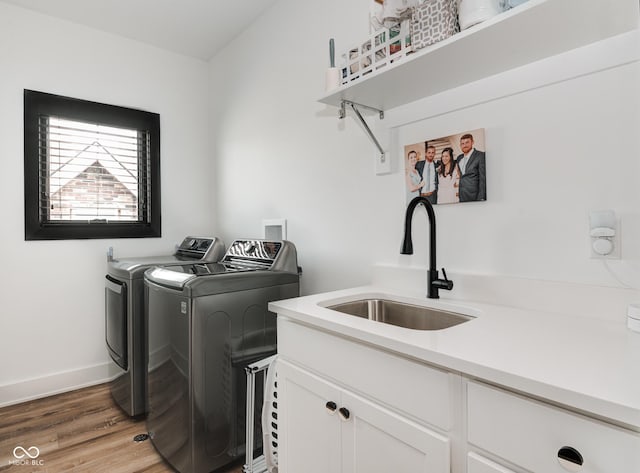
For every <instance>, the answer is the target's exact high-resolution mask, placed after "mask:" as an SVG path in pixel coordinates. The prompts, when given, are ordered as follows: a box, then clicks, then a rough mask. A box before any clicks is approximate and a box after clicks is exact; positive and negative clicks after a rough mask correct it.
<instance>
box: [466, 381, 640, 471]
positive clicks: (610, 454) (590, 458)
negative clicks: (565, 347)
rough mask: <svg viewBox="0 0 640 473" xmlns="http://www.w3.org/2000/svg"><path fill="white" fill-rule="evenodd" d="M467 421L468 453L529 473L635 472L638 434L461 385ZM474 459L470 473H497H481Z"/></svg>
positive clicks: (639, 443)
mask: <svg viewBox="0 0 640 473" xmlns="http://www.w3.org/2000/svg"><path fill="white" fill-rule="evenodd" d="M467 415H468V442H469V444H470V449H471V450H475V448H474V447H477V448H478V449H481V451H482V450H483V451H485V452H489V453H490V454H491V455H492V456H493V455H495V456H497V457H500V458H502V459H504V460H506V461H507V462H510V463H511V464H513V465H517V466H518V467H522V468H524V469H526V470H529V471H534V472H544V473H564V472H566V471H580V472H582V473H611V472H632V471H634V472H636V471H640V434H638V433H636V432H631V431H628V430H625V429H622V428H620V427H618V426H614V425H611V424H608V423H605V422H601V421H597V420H594V419H590V418H588V417H584V416H581V415H578V414H575V413H572V412H569V411H566V410H564V409H561V408H558V407H555V406H552V405H548V404H545V403H542V402H538V401H535V400H533V399H528V398H525V397H522V396H519V395H516V394H512V393H509V392H506V391H503V390H500V389H497V388H493V387H489V386H487V385H484V384H481V383H476V382H473V381H469V382H468V383H467ZM479 458H480V457H479V456H477V455H475V454H474V453H469V456H468V464H469V465H472V466H473V468H475V470H473V471H475V472H478V473H484V472H485V471H502V470H498V469H496V468H494V470H491V469H490V468H489V467H487V468H485V469H483V467H482V465H481V464H482V461H480V460H479ZM486 463H487V464H490V462H486ZM504 471H509V470H504Z"/></svg>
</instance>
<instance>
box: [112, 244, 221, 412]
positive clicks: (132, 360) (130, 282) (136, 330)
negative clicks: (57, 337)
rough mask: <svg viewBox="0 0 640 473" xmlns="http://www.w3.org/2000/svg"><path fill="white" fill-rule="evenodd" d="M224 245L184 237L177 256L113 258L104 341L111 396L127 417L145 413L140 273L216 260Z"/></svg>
mask: <svg viewBox="0 0 640 473" xmlns="http://www.w3.org/2000/svg"><path fill="white" fill-rule="evenodd" d="M224 254H225V246H224V243H223V242H222V241H221V240H220V239H219V238H215V237H190V236H189V237H186V238H185V239H184V240H183V241H182V243H181V244H180V246H179V247H178V248H177V250H176V251H175V253H173V254H168V255H161V256H148V257H138V258H135V257H133V258H122V259H115V260H114V259H112V260H109V261H108V264H107V275H106V276H105V339H106V345H107V351H108V353H109V355H110V357H111V360H112V363H111V367H110V371H111V372H112V374H113V376H112V380H111V382H110V389H111V395H112V397H113V399H114V400H115V402H116V404H118V406H120V407H121V408H122V410H123V411H124V412H126V413H127V414H128V415H130V416H132V417H135V416H143V415H144V414H145V413H146V412H147V394H146V393H147V329H146V323H145V309H144V272H145V271H146V270H147V269H149V268H150V267H154V266H157V265H173V264H185V263H187V262H191V263H194V262H214V261H219V260H221V259H222V257H223V256H224Z"/></svg>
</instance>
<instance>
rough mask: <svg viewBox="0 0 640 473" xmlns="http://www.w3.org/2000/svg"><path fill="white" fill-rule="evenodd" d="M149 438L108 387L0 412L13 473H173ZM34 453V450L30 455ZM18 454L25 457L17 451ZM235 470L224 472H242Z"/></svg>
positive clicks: (4, 452)
mask: <svg viewBox="0 0 640 473" xmlns="http://www.w3.org/2000/svg"><path fill="white" fill-rule="evenodd" d="M142 433H146V427H145V422H144V420H132V419H130V418H129V417H127V416H126V415H125V414H124V413H123V412H122V411H121V410H120V409H119V408H118V407H117V406H116V405H115V404H114V402H113V401H112V399H111V394H110V393H109V388H108V386H107V385H99V386H93V387H89V388H85V389H80V390H77V391H73V392H69V393H65V394H59V395H57V396H51V397H48V398H44V399H39V400H35V401H29V402H25V403H22V404H17V405H15V406H9V407H5V408H2V409H0V471H1V472H5V471H6V472H11V473H67V472H74V473H171V472H173V469H172V468H171V467H169V466H168V465H167V464H166V463H164V462H163V460H162V458H161V457H160V456H159V455H158V454H157V453H156V451H155V449H154V448H153V445H152V444H151V441H149V440H147V441H144V442H135V441H134V440H133V437H134V436H136V435H138V434H142ZM18 446H21V447H23V448H24V449H25V450H29V449H30V447H32V446H35V447H37V448H38V449H39V450H40V455H39V456H38V457H37V459H36V460H33V461H34V462H35V463H36V464H35V465H32V464H31V462H32V460H31V459H30V458H29V457H25V459H26V460H28V462H29V465H24V464H21V465H16V464H13V463H11V462H15V461H16V458H15V457H14V455H13V451H14V449H15V448H16V447H18ZM29 452H30V453H35V449H32V450H29ZM18 453H19V454H20V453H21V452H20V451H18ZM241 472H242V465H241V464H240V465H235V466H234V467H233V468H231V469H227V470H226V471H225V472H224V473H241Z"/></svg>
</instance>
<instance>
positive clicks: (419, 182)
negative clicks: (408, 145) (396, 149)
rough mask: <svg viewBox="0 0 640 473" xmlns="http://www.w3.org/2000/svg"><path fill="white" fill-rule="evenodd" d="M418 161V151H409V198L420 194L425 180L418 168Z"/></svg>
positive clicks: (407, 169) (406, 164)
mask: <svg viewBox="0 0 640 473" xmlns="http://www.w3.org/2000/svg"><path fill="white" fill-rule="evenodd" d="M417 162H418V153H417V152H415V151H409V153H407V161H406V163H405V168H404V169H405V180H406V182H407V197H408V200H411V199H413V198H414V197H417V196H419V195H420V189H422V187H423V186H424V180H423V179H422V176H421V175H420V173H419V172H418V170H417V169H416V163H417Z"/></svg>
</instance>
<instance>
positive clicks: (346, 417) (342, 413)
mask: <svg viewBox="0 0 640 473" xmlns="http://www.w3.org/2000/svg"><path fill="white" fill-rule="evenodd" d="M338 412H339V413H340V417H342V420H349V417H350V416H351V413H350V412H349V409H347V408H346V407H341V408H340V409H338Z"/></svg>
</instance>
